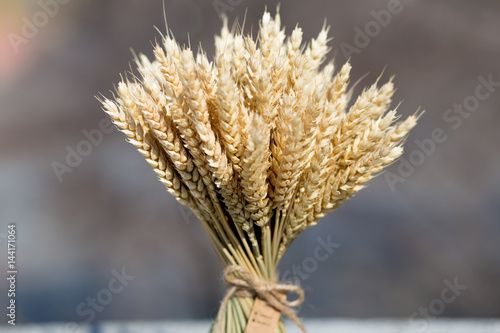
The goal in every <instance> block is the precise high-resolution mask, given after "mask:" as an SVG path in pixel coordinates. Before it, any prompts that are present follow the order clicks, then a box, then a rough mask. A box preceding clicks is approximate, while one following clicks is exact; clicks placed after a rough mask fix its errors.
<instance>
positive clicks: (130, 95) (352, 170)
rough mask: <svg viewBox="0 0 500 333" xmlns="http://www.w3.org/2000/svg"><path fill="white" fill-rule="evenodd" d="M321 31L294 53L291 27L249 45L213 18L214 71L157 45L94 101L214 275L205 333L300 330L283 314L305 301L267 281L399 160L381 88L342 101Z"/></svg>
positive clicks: (185, 52) (272, 22) (294, 289)
mask: <svg viewBox="0 0 500 333" xmlns="http://www.w3.org/2000/svg"><path fill="white" fill-rule="evenodd" d="M327 32H328V29H327V28H326V27H324V28H323V29H322V30H321V32H320V33H319V35H318V37H317V38H315V39H313V40H311V41H310V42H309V43H308V44H307V45H304V44H303V43H302V31H301V29H300V28H299V27H297V28H295V29H294V30H293V31H292V33H291V36H289V37H288V38H287V37H286V35H285V31H284V29H283V28H282V27H281V22H280V16H279V13H278V14H276V16H275V17H274V18H273V17H272V16H271V15H270V14H269V13H268V12H267V11H266V12H265V13H264V16H263V18H262V20H261V22H260V26H259V32H258V37H257V40H254V39H253V38H252V37H251V36H246V35H244V34H243V32H242V29H238V28H233V29H231V30H230V29H228V25H227V20H225V19H224V24H223V28H222V31H221V34H220V36H216V37H215V50H216V51H215V58H214V60H213V62H211V61H209V60H208V59H207V56H206V54H205V53H204V52H203V51H201V50H200V51H198V52H197V54H196V55H195V54H193V51H192V50H191V49H190V47H181V46H180V45H178V43H177V42H176V41H175V39H174V38H173V36H172V35H171V34H170V33H169V34H168V35H167V36H162V43H161V45H156V46H155V49H154V54H155V60H154V61H152V62H151V61H149V60H148V59H147V57H145V56H144V55H140V56H139V57H136V62H137V67H138V71H139V73H140V76H139V77H136V76H135V75H134V76H133V79H127V78H125V79H124V80H123V81H122V82H120V83H119V84H118V87H117V93H116V96H115V98H114V100H110V99H106V98H104V99H103V100H102V103H103V105H104V109H105V111H106V113H107V114H108V115H109V117H111V119H112V120H113V122H114V123H115V125H116V126H117V127H118V128H119V129H120V130H121V131H122V132H123V133H125V135H126V136H127V139H128V141H129V142H130V143H132V144H133V145H134V146H135V147H137V149H138V150H139V152H140V153H141V154H142V155H143V156H144V157H145V158H146V160H147V161H148V162H149V164H150V165H151V166H152V167H153V169H154V171H155V172H156V174H157V175H158V177H159V179H160V181H161V182H162V183H163V184H164V185H165V186H166V188H167V190H168V191H169V192H170V193H171V194H172V195H173V196H174V197H175V198H176V199H177V200H178V201H179V202H180V203H181V204H183V205H187V206H189V208H190V209H192V210H193V212H194V213H195V214H196V216H197V217H198V219H199V220H200V222H201V223H202V225H203V227H204V228H205V230H206V232H207V234H208V236H209V238H210V240H211V242H212V244H213V246H214V248H215V251H216V252H217V255H218V256H219V258H220V260H221V262H222V264H223V266H224V268H225V271H224V278H225V281H226V282H227V285H228V291H227V294H226V296H225V297H224V299H223V301H222V304H221V308H220V310H219V314H218V316H217V318H216V320H215V322H214V324H213V326H212V332H235V333H236V332H247V333H248V332H259V333H260V332H271V333H275V332H285V328H284V325H283V322H282V320H281V318H280V314H284V315H286V316H288V317H289V318H291V319H292V320H293V321H294V322H295V323H296V324H297V325H298V326H300V328H301V329H302V330H303V331H305V329H304V327H303V326H302V324H301V323H300V321H299V320H298V318H297V317H296V315H295V313H294V311H293V310H292V309H293V308H294V307H295V306H297V305H299V304H300V303H301V302H302V301H303V299H304V295H303V292H302V290H301V289H300V288H299V287H298V286H295V285H290V284H283V283H280V282H279V281H278V280H277V273H276V267H277V265H278V263H279V261H280V258H281V257H282V256H283V254H284V253H285V251H286V249H287V248H288V247H289V246H290V244H291V243H292V242H293V240H294V239H295V238H296V237H297V236H298V235H300V234H301V233H302V232H303V231H304V230H305V229H306V228H307V227H309V226H312V225H315V224H316V223H317V222H318V220H319V219H320V218H321V217H322V216H324V215H325V214H326V213H327V212H329V211H332V210H334V209H336V208H337V207H338V206H339V205H340V204H341V203H343V202H344V201H346V200H347V199H349V198H350V197H351V196H352V195H353V194H355V193H356V192H357V191H359V190H360V189H362V188H363V187H364V184H365V183H366V182H367V181H368V180H370V179H371V178H372V177H374V176H375V175H376V174H378V173H379V172H380V171H381V170H382V169H383V168H384V167H385V166H387V165H388V164H390V163H392V162H393V161H394V160H395V159H397V158H398V157H399V156H400V155H401V154H402V152H403V149H402V143H403V140H404V139H405V137H406V135H407V134H408V132H409V130H410V129H411V128H412V127H413V126H414V125H415V124H416V121H417V118H418V116H417V115H413V116H410V117H408V118H407V119H406V120H404V121H399V122H398V121H397V118H398V117H397V115H396V111H395V110H391V111H388V108H389V106H390V104H391V96H392V95H393V92H394V88H393V83H392V80H390V81H389V82H387V83H385V84H383V85H381V86H378V82H376V83H375V84H373V85H372V86H370V87H369V88H366V89H364V90H363V92H362V93H361V95H360V96H358V97H357V98H356V99H354V100H353V101H352V102H350V100H351V99H352V89H351V88H349V89H348V81H349V72H350V68H351V66H350V65H349V63H346V64H344V65H343V66H342V67H341V68H340V69H339V70H337V71H336V70H335V67H334V65H333V63H328V64H326V65H324V66H323V65H322V63H323V62H324V59H325V56H326V54H327V53H328V51H329V48H328V46H327V42H328V37H327ZM377 81H378V80H377ZM290 293H293V294H295V296H294V297H293V295H292V296H290V295H289V294H290ZM287 294H288V296H289V297H288V299H287ZM289 298H294V300H289Z"/></svg>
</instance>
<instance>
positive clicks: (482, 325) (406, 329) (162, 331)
mask: <svg viewBox="0 0 500 333" xmlns="http://www.w3.org/2000/svg"><path fill="white" fill-rule="evenodd" d="M303 323H304V325H305V327H306V328H307V330H308V332H309V333H372V332H377V333H378V332H380V333H493V332H495V333H500V319H434V320H415V321H412V322H410V321H408V320H403V319H305V320H304V321H303ZM210 324H211V322H210V321H208V320H198V321H147V322H140V321H137V322H103V323H98V324H96V325H79V326H75V325H74V324H70V323H48V324H26V325H22V324H21V325H16V326H11V325H2V326H0V332H5V333H14V332H22V333H49V332H51V333H52V332H54V333H134V332H140V333H208V331H209V329H210ZM286 327H287V330H288V333H300V329H299V328H298V327H296V326H294V325H293V324H292V323H291V322H288V321H287V322H286ZM228 333H231V332H228Z"/></svg>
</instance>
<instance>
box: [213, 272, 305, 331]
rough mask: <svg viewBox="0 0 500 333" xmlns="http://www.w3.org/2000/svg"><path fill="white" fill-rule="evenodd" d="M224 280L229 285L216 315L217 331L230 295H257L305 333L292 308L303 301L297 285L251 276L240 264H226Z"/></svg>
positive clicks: (301, 291)
mask: <svg viewBox="0 0 500 333" xmlns="http://www.w3.org/2000/svg"><path fill="white" fill-rule="evenodd" d="M224 280H225V281H226V283H227V284H228V285H230V286H231V287H230V288H229V289H228V291H227V293H226V296H224V299H223V300H222V303H221V307H220V310H219V315H218V322H219V331H221V330H222V326H221V325H222V320H223V318H224V313H225V312H226V311H225V309H226V307H227V304H228V302H229V299H230V298H231V297H232V296H237V297H258V298H260V299H261V300H263V301H265V302H266V303H267V304H268V305H269V306H271V307H273V308H274V309H276V310H277V311H279V312H281V313H283V314H284V315H286V316H287V317H288V318H290V319H291V320H292V321H293V322H294V323H295V324H296V325H297V326H298V327H299V328H300V329H301V330H302V332H304V333H307V331H306V329H305V327H304V325H302V323H301V322H300V320H299V318H298V317H297V315H296V314H295V312H294V311H293V310H292V308H294V307H297V306H299V305H300V304H302V302H303V301H304V291H303V290H302V289H301V288H300V287H299V286H297V285H293V284H285V283H277V282H271V281H267V280H264V279H261V278H258V277H255V276H253V275H252V274H250V272H249V271H248V270H247V269H246V268H244V267H242V266H235V265H232V266H228V267H227V268H226V269H225V270H224ZM290 292H291V293H294V294H296V295H297V299H295V300H293V301H289V300H287V298H286V295H287V294H288V293H290Z"/></svg>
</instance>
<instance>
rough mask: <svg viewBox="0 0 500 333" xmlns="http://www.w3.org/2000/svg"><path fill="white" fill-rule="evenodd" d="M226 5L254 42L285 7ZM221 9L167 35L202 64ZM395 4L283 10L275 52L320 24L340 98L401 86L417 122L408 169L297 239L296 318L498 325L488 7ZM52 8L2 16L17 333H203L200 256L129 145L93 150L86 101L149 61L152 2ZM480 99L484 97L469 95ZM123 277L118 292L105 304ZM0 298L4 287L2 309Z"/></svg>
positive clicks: (495, 76) (183, 6)
mask: <svg viewBox="0 0 500 333" xmlns="http://www.w3.org/2000/svg"><path fill="white" fill-rule="evenodd" d="M63 2H65V3H64V4H63ZM219 2H222V3H225V4H226V6H224V7H223V8H225V9H226V11H227V14H228V16H229V18H230V21H232V20H234V19H235V18H239V19H240V21H242V19H243V18H244V16H245V12H246V27H247V29H248V30H250V29H251V28H252V27H253V31H254V35H255V32H256V28H257V27H258V20H259V18H260V17H261V15H262V12H263V10H264V8H265V5H267V6H268V8H269V9H270V10H271V12H273V13H274V11H275V10H274V9H275V7H276V3H277V2H276V1H268V2H264V1H249V0H240V1H226V0H220V1H219ZM219 2H214V1H212V0H207V1H194V0H191V1H181V0H177V1H169V0H165V11H166V18H167V20H168V26H169V28H170V29H171V30H172V31H173V33H174V34H175V36H176V38H177V39H178V40H179V41H180V42H182V43H187V42H188V34H189V39H190V42H191V45H195V46H196V45H199V43H200V42H201V44H202V45H203V48H204V49H205V50H206V51H207V53H208V54H209V55H212V54H213V35H214V34H215V33H217V32H218V31H219V29H220V26H221V20H220V18H219V16H218V11H217V8H216V6H214V3H216V4H217V3H219ZM43 3H50V1H46V2H43ZM52 4H53V3H52ZM229 4H232V5H229ZM394 4H395V2H394V0H392V1H368V0H358V1H347V0H345V1H298V0H294V1H281V15H282V21H283V23H284V25H285V26H286V28H287V33H289V32H290V31H291V29H293V28H294V27H295V25H296V24H297V23H298V24H299V25H300V26H301V27H302V28H303V30H304V37H305V39H310V38H312V37H314V36H316V34H317V33H318V32H319V30H320V29H321V26H322V25H323V22H324V20H325V19H326V20H327V22H328V24H329V25H331V30H330V32H331V34H332V35H333V37H334V38H333V40H332V41H331V43H330V45H331V47H332V53H331V54H330V58H331V57H333V56H334V57H335V60H336V63H337V64H338V65H341V64H342V63H344V62H345V61H346V56H347V57H350V60H351V63H352V65H353V75H352V77H353V79H352V82H354V81H356V80H357V79H358V78H360V77H361V76H363V75H364V74H366V73H368V75H367V77H366V78H365V79H363V80H362V82H361V84H360V86H365V85H368V84H370V83H371V82H373V81H374V80H375V79H376V78H377V77H378V76H379V74H380V73H381V72H382V71H383V70H384V69H385V72H384V75H383V79H388V78H389V77H390V75H393V74H394V75H395V76H396V77H395V84H396V87H397V92H396V95H395V98H394V100H395V103H394V106H395V105H396V104H397V103H398V102H399V101H402V104H401V105H400V106H399V108H398V111H399V112H400V114H402V115H403V116H407V115H410V114H412V113H414V112H415V110H417V109H418V108H419V107H420V108H421V109H425V110H426V113H425V114H424V115H423V116H422V118H421V120H420V123H419V125H418V126H417V128H416V129H415V130H414V131H413V132H412V134H411V135H410V137H409V139H408V142H407V145H406V152H405V155H404V157H403V159H401V160H400V161H399V162H397V163H395V164H394V165H392V166H391V167H390V168H389V170H388V171H389V172H387V173H386V174H383V175H381V176H379V177H378V178H376V179H375V180H373V181H372V182H371V184H370V186H369V187H368V188H367V189H365V190H363V191H362V192H360V193H359V194H358V195H357V196H356V197H354V198H353V199H352V200H351V201H349V202H347V203H346V204H344V205H343V206H342V207H341V209H340V210H339V211H337V212H334V213H331V214H330V215H328V216H327V217H325V218H324V219H323V220H322V221H321V223H319V224H318V225H317V226H316V227H314V228H310V229H309V230H307V231H306V232H305V233H304V234H303V235H302V236H301V237H300V238H299V239H298V240H297V241H296V242H295V243H294V244H293V246H292V248H291V249H290V250H289V252H288V253H287V255H286V256H285V258H284V260H283V262H282V264H281V266H280V271H281V274H282V276H284V277H286V278H288V279H291V280H298V281H300V283H301V285H302V286H303V287H304V289H305V290H306V295H307V301H306V303H305V304H304V305H303V306H302V310H301V312H300V315H301V316H304V317H346V316H348V317H402V318H410V317H412V316H413V317H415V316H417V317H423V316H424V314H422V310H421V309H428V310H429V309H430V310H431V311H430V316H453V317H468V316H473V317H486V316H498V315H499V314H500V287H499V284H498V282H499V281H500V258H499V255H500V241H499V240H500V175H499V169H500V154H499V148H498V147H499V143H500V134H499V133H500V131H498V127H499V125H500V123H499V120H500V115H499V111H500V110H499V105H500V86H499V84H498V82H500V63H499V59H500V2H498V1H493V0H492V1H487V0H481V1H451V0H448V1H430V0H429V1H423V0H421V1H403V0H402V1H401V4H400V7H397V8H396V7H394V8H393V7H391V6H393V5H394ZM47 8H48V9H47ZM47 8H46V9H45V11H47V10H48V11H52V12H53V15H52V16H49V15H45V17H46V18H47V20H44V17H43V15H42V14H40V13H41V11H42V13H43V11H44V9H43V7H42V6H41V4H40V3H39V2H38V1H19V0H12V1H9V0H4V1H1V2H0V36H1V40H0V102H1V103H0V152H1V154H0V156H1V158H0V267H1V270H2V271H1V272H0V274H1V275H2V276H3V275H4V274H6V273H5V271H6V261H7V253H6V251H7V250H6V233H7V225H8V224H11V223H15V224H16V225H17V231H18V233H17V245H18V249H17V263H18V286H17V288H18V290H17V291H18V294H17V301H18V320H19V322H36V321H76V322H79V321H85V320H90V321H92V322H97V321H99V320H110V319H120V320H132V319H163V318H207V317H214V316H215V314H216V310H217V308H218V305H219V302H220V300H221V298H222V296H223V292H224V289H223V284H222V281H221V278H220V274H221V265H220V264H219V262H218V260H217V258H216V256H215V253H214V252H213V250H212V249H211V246H210V244H209V241H208V238H207V237H206V235H205V234H204V231H203V229H202V228H201V226H200V225H199V223H198V222H197V221H196V219H195V218H194V216H193V215H190V214H189V212H188V211H186V210H183V209H181V208H180V207H179V206H178V204H177V203H176V202H175V200H174V199H173V198H172V197H171V196H170V195H169V194H168V193H167V192H166V191H165V190H164V189H163V187H162V185H161V184H160V182H158V181H157V180H156V178H155V175H154V173H153V172H152V170H150V167H149V166H148V165H147V163H146V162H145V161H144V159H143V158H142V157H141V156H140V154H138V153H137V152H136V151H135V150H134V148H133V147H132V146H131V145H130V144H128V143H126V142H125V140H124V137H123V135H121V134H120V133H118V131H116V130H112V131H111V132H109V131H108V133H104V132H102V131H101V130H100V126H101V121H102V120H103V119H105V116H104V113H103V112H102V111H101V108H100V105H99V103H98V101H97V100H96V99H95V98H94V96H96V95H98V94H99V93H103V94H104V95H106V96H110V95H111V92H110V91H112V90H113V84H114V83H117V82H118V81H119V80H120V76H119V73H124V72H126V71H127V70H128V69H129V64H130V63H131V59H132V54H131V52H130V48H133V49H134V50H135V51H136V52H143V53H145V54H147V55H149V56H151V55H152V43H153V42H154V41H155V40H159V39H160V35H159V33H158V32H157V31H156V30H155V28H154V26H157V27H158V28H159V30H161V31H165V25H164V20H163V13H162V11H163V2H162V1H159V0H158V1H157V0H155V1H148V2H145V1H130V0H129V1H117V0H113V1H97V0H88V1H81V0H73V1H62V0H60V5H59V6H58V7H55V6H52V7H50V6H49V7H47ZM389 10H393V13H391V12H390V11H389ZM381 11H384V12H383V13H390V15H389V16H387V15H385V16H384V15H383V13H382V12H381ZM381 13H382V14H381ZM377 18H378V20H379V21H377ZM33 20H35V21H36V22H35V23H37V24H38V25H39V26H38V27H36V26H35V29H31V30H30V28H29V27H27V26H28V25H29V24H28V23H26V22H28V21H30V22H31V23H33ZM23 29H24V30H23ZM367 30H368V34H369V35H366V37H365V38H363V37H362V36H361V34H360V32H359V31H362V32H363V33H366V31H367ZM23 32H24V33H25V35H24V36H29V37H26V38H25V37H23V38H24V39H23V40H20V39H16V40H15V42H13V36H14V35H13V34H16V35H17V36H23ZM484 80H486V81H488V80H490V81H493V83H492V84H489V86H487V87H484V86H483V88H478V87H480V86H482V85H483V81H484ZM477 89H479V92H480V94H479V97H480V98H479V97H476V94H477ZM488 89H490V90H488ZM356 91H357V92H359V91H360V89H359V88H358V89H357V90H356ZM487 92H488V96H486V94H487ZM460 107H461V108H462V111H460V110H459V109H460ZM95 130H99V131H100V132H102V133H104V134H103V136H102V140H100V139H99V135H96V136H95V139H96V140H97V141H96V142H97V143H96V144H93V145H92V146H91V147H90V152H89V153H88V155H87V156H84V157H83V158H82V160H81V161H78V160H75V161H73V162H74V164H75V167H71V172H67V173H64V174H63V175H62V181H60V179H58V177H57V175H56V173H55V172H54V170H53V166H52V165H53V163H54V162H59V163H62V164H66V163H65V158H66V155H67V154H68V149H77V147H79V145H82V140H85V139H86V137H85V135H84V131H87V132H92V133H94V134H95ZM87 132H86V133H87ZM99 141H100V142H99ZM83 145H84V144H83ZM82 147H83V146H81V147H80V148H82ZM422 147H423V148H422ZM84 148H85V147H83V148H82V149H84ZM87 148H88V147H87ZM328 242H330V243H334V244H335V246H332V247H331V248H330V249H331V252H332V253H330V254H329V256H328V257H327V258H326V259H321V260H319V259H318V258H316V257H315V256H314V253H315V249H316V248H317V247H318V246H321V244H324V243H328ZM123 274H125V275H127V277H128V279H125V280H123V281H122V284H123V288H120V291H119V292H116V293H109V292H106V290H109V288H110V287H109V283H110V281H111V280H112V279H114V278H116V276H117V275H122V279H123ZM450 284H451V285H453V284H455V285H456V284H459V285H460V286H463V287H460V288H461V289H460V288H459V289H458V290H455V292H456V293H455V294H452V293H448V294H446V292H445V295H446V296H447V298H446V299H447V300H450V299H451V298H452V296H454V298H453V299H452V300H450V301H449V302H448V301H445V300H443V299H442V297H443V296H442V295H443V290H445V289H446V288H448V292H453V290H451V289H453V288H451V287H450ZM6 287H7V281H6V280H5V279H0V290H1V295H0V303H1V304H0V308H2V309H5V308H4V305H5V304H6V301H7V296H6V289H7V288H6ZM450 288H451V289H450ZM103 290H104V291H103ZM99 295H100V297H101V299H105V298H104V297H105V296H106V297H107V296H109V295H111V296H112V299H110V300H109V302H108V299H107V298H106V302H107V303H109V304H106V305H103V306H102V307H99V308H98V309H99V310H95V311H93V310H91V307H90V306H89V305H88V303H87V302H88V298H89V297H90V298H96V297H97V296H99ZM82 304H83V305H82ZM441 304H442V305H443V307H442V308H441ZM78 309H79V310H78ZM415 314H416V315H415ZM1 318H2V322H3V320H4V319H5V315H4V314H3V313H2V314H1Z"/></svg>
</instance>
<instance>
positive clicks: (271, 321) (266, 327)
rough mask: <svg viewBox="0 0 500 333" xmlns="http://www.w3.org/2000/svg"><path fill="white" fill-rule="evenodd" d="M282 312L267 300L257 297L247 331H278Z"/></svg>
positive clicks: (248, 332)
mask: <svg viewBox="0 0 500 333" xmlns="http://www.w3.org/2000/svg"><path fill="white" fill-rule="evenodd" d="M280 315H281V313H280V312H279V311H276V310H275V309H274V308H273V307H271V306H269V305H268V304H267V303H266V302H265V301H263V300H261V299H260V298H256V299H255V301H254V303H253V307H252V312H251V313H250V317H249V318H248V323H247V327H246V328H245V333H276V332H277V330H278V324H279V320H280Z"/></svg>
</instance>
